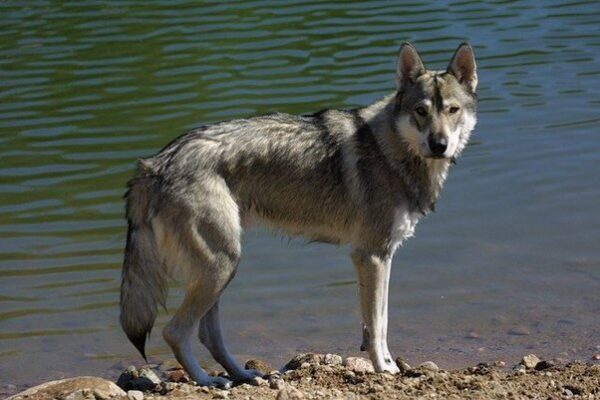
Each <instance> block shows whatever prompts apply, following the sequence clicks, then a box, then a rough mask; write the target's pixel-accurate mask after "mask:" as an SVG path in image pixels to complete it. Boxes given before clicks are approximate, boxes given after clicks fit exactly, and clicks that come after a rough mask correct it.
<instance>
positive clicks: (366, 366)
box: [344, 357, 375, 372]
mask: <svg viewBox="0 0 600 400" xmlns="http://www.w3.org/2000/svg"><path fill="white" fill-rule="evenodd" d="M344 367H346V368H348V369H349V370H350V371H354V372H375V368H373V364H372V363H371V361H369V360H367V359H366V358H362V357H348V358H346V359H345V360H344Z"/></svg>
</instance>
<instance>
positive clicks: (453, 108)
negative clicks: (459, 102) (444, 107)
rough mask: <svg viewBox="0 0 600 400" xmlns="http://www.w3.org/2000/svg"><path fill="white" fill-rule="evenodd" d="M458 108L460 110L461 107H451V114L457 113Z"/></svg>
mask: <svg viewBox="0 0 600 400" xmlns="http://www.w3.org/2000/svg"><path fill="white" fill-rule="evenodd" d="M458 110H460V108H459V107H450V109H449V110H448V111H449V112H450V114H456V113H457V112H458Z"/></svg>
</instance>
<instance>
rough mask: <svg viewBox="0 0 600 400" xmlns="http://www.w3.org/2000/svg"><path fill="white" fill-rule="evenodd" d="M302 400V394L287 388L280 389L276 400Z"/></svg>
mask: <svg viewBox="0 0 600 400" xmlns="http://www.w3.org/2000/svg"><path fill="white" fill-rule="evenodd" d="M300 399H304V393H302V392H301V391H299V390H298V389H296V388H295V387H292V386H288V387H286V388H284V389H281V390H280V391H279V392H278V393H277V397H276V400H300Z"/></svg>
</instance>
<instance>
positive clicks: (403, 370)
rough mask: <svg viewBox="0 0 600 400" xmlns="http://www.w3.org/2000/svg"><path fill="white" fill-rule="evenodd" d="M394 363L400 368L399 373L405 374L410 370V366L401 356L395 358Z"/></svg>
mask: <svg viewBox="0 0 600 400" xmlns="http://www.w3.org/2000/svg"><path fill="white" fill-rule="evenodd" d="M396 365H397V366H398V368H399V369H400V373H401V374H405V373H406V372H407V371H410V370H411V366H410V365H409V364H408V363H407V362H406V361H404V359H403V358H402V357H398V358H396Z"/></svg>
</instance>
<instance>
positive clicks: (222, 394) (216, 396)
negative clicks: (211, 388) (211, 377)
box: [213, 390, 229, 399]
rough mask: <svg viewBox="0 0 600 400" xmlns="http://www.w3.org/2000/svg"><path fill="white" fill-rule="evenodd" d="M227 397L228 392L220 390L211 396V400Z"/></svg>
mask: <svg viewBox="0 0 600 400" xmlns="http://www.w3.org/2000/svg"><path fill="white" fill-rule="evenodd" d="M227 397H229V392H228V391H226V390H220V391H218V392H216V393H215V394H213V399H226V398H227Z"/></svg>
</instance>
